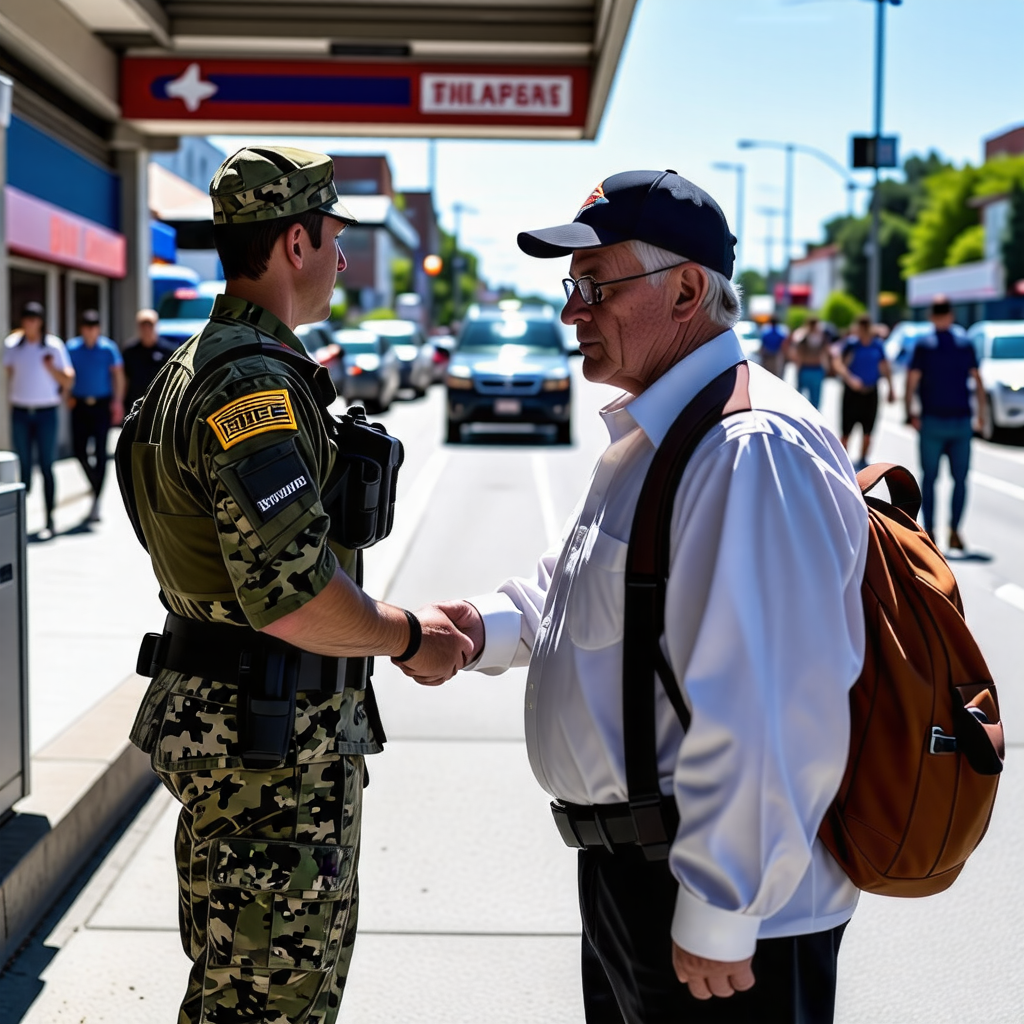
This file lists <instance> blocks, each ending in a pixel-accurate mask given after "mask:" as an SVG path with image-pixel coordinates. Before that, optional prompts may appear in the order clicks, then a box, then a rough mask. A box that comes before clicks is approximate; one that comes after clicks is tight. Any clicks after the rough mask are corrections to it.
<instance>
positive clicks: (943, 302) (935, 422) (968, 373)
mask: <svg viewBox="0 0 1024 1024" xmlns="http://www.w3.org/2000/svg"><path fill="white" fill-rule="evenodd" d="M930 319H931V322H932V323H933V324H934V325H935V333H934V334H933V335H930V336H926V337H924V338H921V339H920V340H919V341H918V342H917V344H916V345H915V346H914V355H913V358H912V359H911V362H910V370H909V371H908V373H907V392H906V396H905V401H906V405H907V421H908V422H909V423H910V425H911V426H912V427H914V429H915V430H917V432H918V434H919V437H920V451H921V476H922V480H921V499H922V500H921V512H922V515H923V516H924V528H925V530H927V531H928V536H929V537H931V538H932V540H934V539H935V479H936V477H937V476H938V475H939V462H940V460H941V459H942V456H943V455H945V456H946V458H947V459H948V460H949V471H950V473H951V475H952V477H953V506H952V509H951V510H950V515H949V548H950V550H951V551H962V550H963V548H964V542H963V538H962V537H961V536H960V519H961V517H962V516H963V511H964V504H965V502H966V500H967V471H968V470H969V469H970V465H971V437H972V434H973V430H972V424H971V396H970V390H969V388H968V381H969V380H970V379H971V378H973V379H974V394H975V396H976V398H977V403H978V410H977V412H978V419H979V421H982V420H984V417H985V389H984V387H983V386H982V383H981V374H980V373H979V372H978V360H977V358H976V356H975V354H974V348H973V346H972V345H971V344H970V342H969V341H968V340H967V336H966V335H965V334H964V333H963V332H962V331H959V330H954V327H953V309H952V307H951V306H950V304H949V301H948V300H947V299H945V298H936V300H935V301H934V302H933V303H932V308H931V316H930ZM918 393H920V396H921V415H920V416H917V415H915V414H914V411H913V404H912V403H913V398H914V395H916V394H918Z"/></svg>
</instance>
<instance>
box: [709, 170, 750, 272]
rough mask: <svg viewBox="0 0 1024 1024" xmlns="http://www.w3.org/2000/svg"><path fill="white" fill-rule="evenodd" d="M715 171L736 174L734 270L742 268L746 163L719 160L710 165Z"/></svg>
mask: <svg viewBox="0 0 1024 1024" xmlns="http://www.w3.org/2000/svg"><path fill="white" fill-rule="evenodd" d="M711 166H712V167H713V168H714V169H715V170H716V171H732V172H733V173H734V174H735V175H736V271H737V273H738V272H739V271H741V270H742V269H743V192H744V177H745V175H746V170H747V167H746V164H734V163H727V162H726V161H724V160H719V161H717V162H715V163H713V164H712V165H711Z"/></svg>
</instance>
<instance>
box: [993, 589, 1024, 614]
mask: <svg viewBox="0 0 1024 1024" xmlns="http://www.w3.org/2000/svg"><path fill="white" fill-rule="evenodd" d="M996 597H998V598H999V600H1000V601H1005V602H1006V603H1007V604H1012V605H1013V607H1014V608H1017V609H1019V610H1020V611H1022V612H1024V587H1018V586H1017V584H1016V583H1004V584H1003V585H1002V586H1001V587H1000V588H999V589H998V590H997V591H996Z"/></svg>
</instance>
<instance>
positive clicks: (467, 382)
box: [444, 366, 473, 391]
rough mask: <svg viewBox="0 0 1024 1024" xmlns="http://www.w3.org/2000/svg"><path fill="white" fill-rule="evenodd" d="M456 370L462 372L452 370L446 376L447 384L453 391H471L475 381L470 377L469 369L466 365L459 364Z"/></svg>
mask: <svg viewBox="0 0 1024 1024" xmlns="http://www.w3.org/2000/svg"><path fill="white" fill-rule="evenodd" d="M455 370H458V371H461V372H458V373H456V372H454V371H453V372H450V373H448V374H447V375H446V376H445V378H444V382H445V384H446V385H447V386H448V387H449V388H451V389H452V390H453V391H470V390H472V388H473V381H472V380H471V379H470V376H469V370H468V369H466V368H465V367H464V366H457V367H455Z"/></svg>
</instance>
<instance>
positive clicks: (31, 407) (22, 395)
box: [4, 302, 75, 540]
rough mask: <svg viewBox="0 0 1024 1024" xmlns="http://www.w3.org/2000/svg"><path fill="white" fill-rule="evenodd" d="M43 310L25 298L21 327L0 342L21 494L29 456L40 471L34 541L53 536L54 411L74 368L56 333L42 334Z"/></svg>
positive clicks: (27, 479) (29, 469) (29, 472)
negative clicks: (39, 523)
mask: <svg viewBox="0 0 1024 1024" xmlns="http://www.w3.org/2000/svg"><path fill="white" fill-rule="evenodd" d="M45 316H46V310H45V309H44V308H43V306H42V305H41V304H40V303H38V302H26V303H25V306H24V308H23V309H22V311H21V329H20V330H17V331H14V332H13V333H12V334H10V335H8V337H7V338H6V339H5V341H4V367H5V369H6V371H7V382H8V386H9V391H8V396H9V398H10V403H11V441H12V443H13V445H14V451H15V453H16V454H17V456H18V461H19V462H20V463H21V479H22V480H23V481H24V482H25V491H26V493H27V492H28V491H30V490H31V489H32V462H33V455H34V456H35V458H36V459H38V461H39V470H40V472H41V473H42V475H43V502H44V504H45V506H46V525H45V526H44V527H43V528H42V529H41V530H40V531H39V533H38V534H37V536H38V538H39V540H49V539H50V538H51V537H53V510H54V508H55V507H56V501H57V496H56V488H55V486H54V482H53V463H54V460H55V459H56V458H57V425H58V423H57V412H58V410H59V408H60V403H61V396H62V394H63V393H64V392H66V391H67V390H68V389H69V388H70V387H71V385H72V384H73V383H74V380H75V371H74V368H73V367H72V365H71V360H70V359H69V358H68V353H67V349H65V347H64V342H62V341H61V340H60V338H58V337H57V336H56V335H55V334H46V333H45V331H44V330H43V320H44V317H45Z"/></svg>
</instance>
